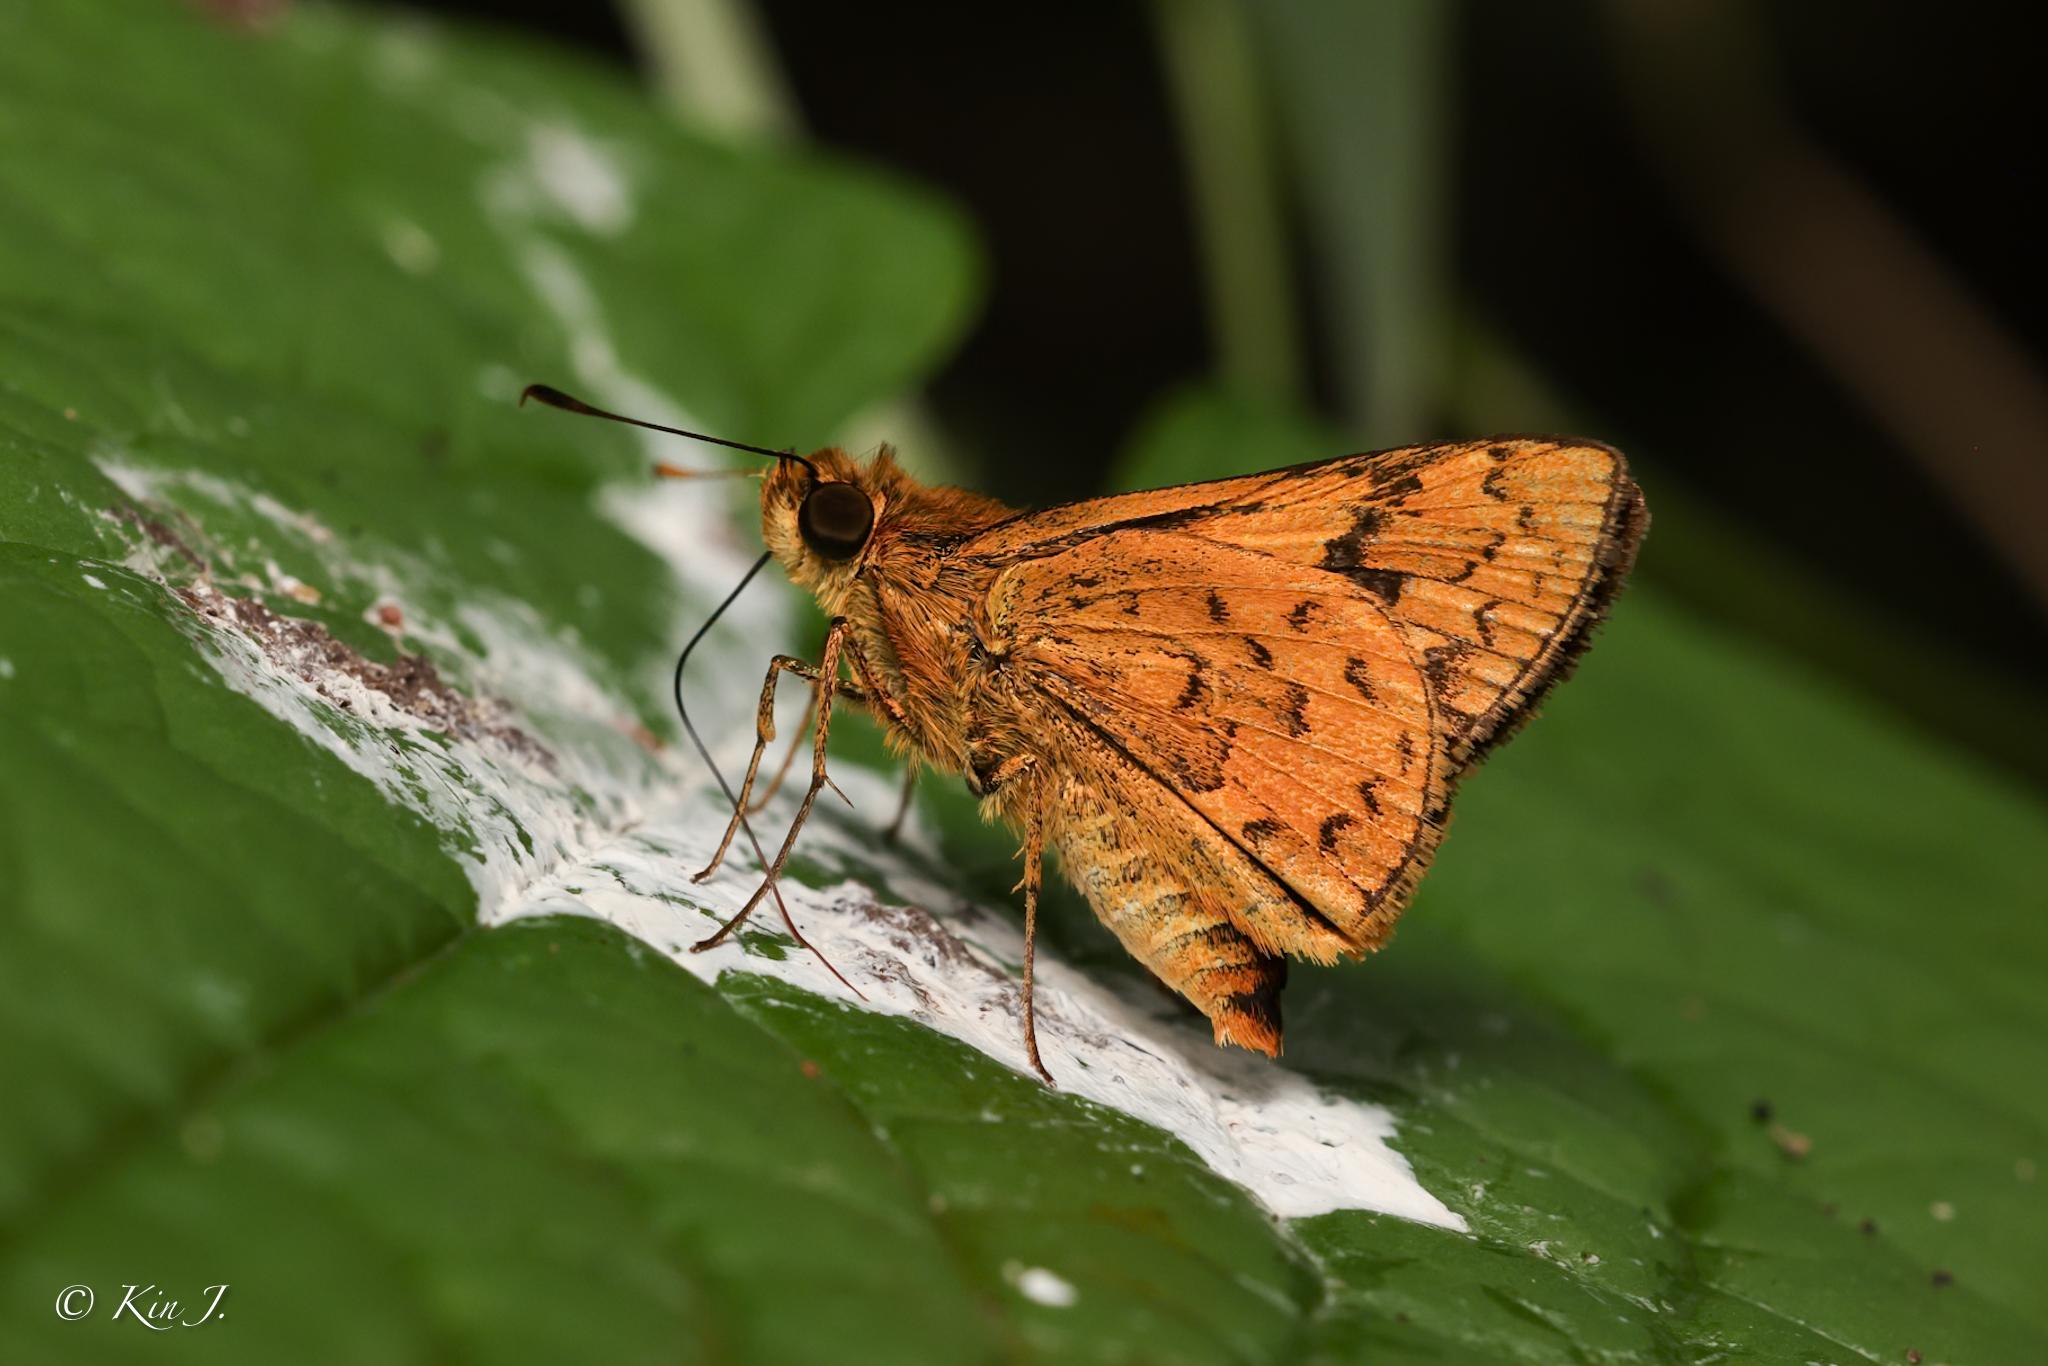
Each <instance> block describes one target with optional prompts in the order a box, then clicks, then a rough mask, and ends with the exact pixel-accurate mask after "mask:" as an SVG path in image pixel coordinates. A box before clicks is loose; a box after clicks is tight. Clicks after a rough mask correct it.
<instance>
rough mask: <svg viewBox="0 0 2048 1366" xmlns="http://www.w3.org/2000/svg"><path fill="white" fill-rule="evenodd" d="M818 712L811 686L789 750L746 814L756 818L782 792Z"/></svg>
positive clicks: (815, 689) (791, 737)
mask: <svg viewBox="0 0 2048 1366" xmlns="http://www.w3.org/2000/svg"><path fill="white" fill-rule="evenodd" d="M817 710H818V685H817V684H816V683H813V684H811V695H810V696H809V697H807V698H805V699H804V715H803V719H802V720H801V721H798V722H797V723H796V734H794V735H792V736H790V738H789V748H788V749H786V750H784V751H782V762H781V764H779V765H777V767H776V769H775V776H774V777H773V778H770V779H769V780H768V790H767V791H766V792H763V793H762V794H761V795H760V796H758V797H756V798H754V800H753V801H751V802H749V803H748V804H747V814H748V815H749V816H758V815H760V814H761V813H762V812H763V811H765V810H767V808H768V803H770V802H772V801H774V800H775V794H776V793H778V792H780V791H782V784H783V783H784V782H786V781H787V780H788V778H789V771H790V770H791V769H792V768H795V767H796V756H797V753H798V752H799V751H800V750H802V749H803V747H804V735H805V734H806V733H807V732H809V730H810V728H811V716H812V715H813V713H815V712H816V711H817Z"/></svg>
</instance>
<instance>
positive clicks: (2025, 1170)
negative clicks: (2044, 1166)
mask: <svg viewBox="0 0 2048 1366" xmlns="http://www.w3.org/2000/svg"><path fill="white" fill-rule="evenodd" d="M2012 1174H2013V1175H2014V1176H2016V1177H2018V1178H2019V1179H2020V1180H2022V1181H2032V1180H2033V1179H2034V1177H2035V1175H2036V1174H2037V1172H2036V1169H2035V1167H2034V1159H2033V1158H2031V1157H2022V1158H2018V1159H2016V1160H2015V1161H2014V1162H2013V1164H2012Z"/></svg>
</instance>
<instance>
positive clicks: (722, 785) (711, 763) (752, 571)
mask: <svg viewBox="0 0 2048 1366" xmlns="http://www.w3.org/2000/svg"><path fill="white" fill-rule="evenodd" d="M663 430H667V429H666V428H664V429H663ZM687 434H688V433H685V435H687ZM773 558H775V557H774V555H773V553H771V552H764V553H763V554H762V556H761V558H760V559H758V560H756V561H754V563H753V564H752V565H751V566H750V567H749V568H748V569H747V572H746V573H745V574H743V575H741V576H740V581H739V583H738V584H736V585H735V586H734V587H733V590H732V591H731V592H730V593H727V594H726V595H725V601H724V602H721V603H719V604H718V607H717V610H715V611H713V612H712V614H711V615H710V616H709V617H707V618H706V619H705V621H704V624H703V625H702V626H699V627H698V628H697V633H696V634H695V635H693V636H691V637H690V639H689V641H688V642H687V643H685V644H684V646H683V652H682V653H681V654H679V655H677V656H676V674H675V695H676V715H678V716H680V717H682V718H683V733H684V734H686V735H688V736H689V737H690V743H691V744H693V745H695V746H696V747H697V753H698V754H699V755H700V756H701V757H702V758H703V760H704V766H705V767H706V768H708V769H710V770H711V776H712V777H713V778H716V779H717V780H718V790H719V791H721V792H723V793H724V794H725V799H726V801H728V802H730V803H731V804H732V806H733V809H734V810H737V811H739V813H740V817H739V819H740V829H741V830H743V831H745V832H746V836H747V843H748V844H751V845H752V846H753V847H754V857H755V858H757V859H759V860H760V861H761V867H762V868H763V869H765V870H766V871H767V874H768V890H769V891H770V892H771V893H772V894H773V895H774V897H775V909H776V910H778V911H780V912H781V913H782V923H783V924H784V925H785V926H787V927H788V929H789V934H790V937H791V938H792V939H794V940H796V942H797V944H798V945H799V946H801V947H803V948H805V949H808V950H810V952H811V953H813V954H815V955H816V956H817V959H818V961H819V962H820V963H823V964H824V965H825V971H827V972H829V973H831V974H832V975H833V976H834V977H837V978H838V979H839V984H840V985H841V986H843V987H845V988H846V989H847V990H848V991H850V992H852V993H853V994H854V995H855V996H859V997H860V999H861V1000H863V1001H865V1000H866V999H867V997H866V996H865V995H863V994H862V992H861V989H860V988H859V987H857V986H855V985H854V984H853V983H851V982H849V981H847V980H846V975H845V974H844V973H842V972H840V971H839V969H838V968H836V967H834V966H833V965H832V960H831V959H829V958H827V957H826V956H825V955H824V953H823V951H821V950H820V949H819V948H818V946H817V945H815V944H813V943H811V941H810V940H808V939H806V938H804V933H803V931H802V930H800V929H798V928H797V927H796V921H795V919H794V918H792V917H791V915H790V913H789V906H788V904H787V903H785V902H784V901H783V899H782V887H781V885H780V883H779V882H778V881H777V880H776V877H775V865H774V864H773V863H771V862H769V859H768V852H767V851H766V850H765V849H763V848H762V847H761V841H760V840H759V839H757V838H756V837H755V835H754V827H753V824H752V822H750V821H748V820H747V813H746V812H745V811H744V810H742V809H741V808H740V799H739V798H738V797H737V796H736V795H734V793H733V790H732V786H731V784H729V783H727V782H726V780H725V774H724V773H723V772H722V771H720V769H719V767H718V761H717V760H716V759H714V758H712V757H711V747H710V746H709V745H707V744H705V743H704V737H703V736H701V735H699V734H697V727H696V726H695V725H694V724H693V723H692V722H691V721H690V709H689V707H688V706H686V705H685V704H684V702H683V669H684V667H685V666H687V665H688V664H689V662H690V652H691V651H692V650H695V649H696V648H697V642H698V641H700V640H702V639H704V636H705V634H706V633H707V632H709V631H710V630H711V628H712V626H714V625H715V624H717V621H718V619H719V618H720V617H722V616H724V615H725V609H726V608H728V607H730V606H732V605H733V602H734V601H735V600H736V599H738V597H739V595H740V594H741V593H744V592H745V591H746V589H747V585H748V584H750V583H752V582H753V581H754V576H755V575H756V574H758V573H760V572H761V571H762V570H763V569H764V568H766V567H767V564H768V561H770V560H771V559H773ZM758 899H759V898H758V897H757V898H756V900H758ZM747 909H748V910H751V909H753V907H752V906H751V905H749V906H748V908H747ZM745 916H746V911H741V912H740V914H739V915H737V916H734V917H733V918H732V920H730V921H728V922H727V923H726V924H725V925H723V926H721V927H720V928H719V931H718V933H719V935H721V936H722V935H724V934H725V932H726V931H727V930H730V929H732V928H733V927H734V926H736V925H738V924H739V922H740V921H741V920H742V919H744V918H745Z"/></svg>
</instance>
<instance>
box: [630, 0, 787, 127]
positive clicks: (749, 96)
mask: <svg viewBox="0 0 2048 1366" xmlns="http://www.w3.org/2000/svg"><path fill="white" fill-rule="evenodd" d="M619 9H620V13H621V15H622V17H623V18H624V19H625V21H626V25H627V27H628V28H629V29H630V30H631V31H632V33H633V37H634V40H635V42H636V43H637V44H638V45H639V48H640V53H641V56H642V57H643V59H644V60H645V61H646V64H647V68H648V71H649V73H650V74H651V75H652V76H653V78H654V82H655V84H656V85H657V86H658V87H659V88H660V90H661V93H662V95H663V97H664V98H665V99H667V101H668V103H669V106H670V107H671V108H672V109H674V110H675V111H676V112H677V113H679V114H682V115H684V116H686V117H687V118H688V119H689V120H690V121H691V122H692V123H695V124H697V125H699V126H701V127H704V128H707V129H710V130H712V131H714V132H718V133H723V134H726V135H728V136H733V137H744V138H769V139H786V138H795V137H797V136H799V135H800V134H801V132H802V127H801V119H800V118H799V116H798V114H797V110H796V102H795V100H794V99H792V98H791V96H790V93H789V88H788V85H787V84H786V83H785V82H784V81H783V79H782V72H781V70H780V68H779V66H778V64H777V62H776V59H775V52H774V47H773V45H772V44H771V43H770V41H769V37H768V34H767V32H766V30H765V29H764V28H763V27H762V25H761V21H760V18H759V16H757V15H756V14H755V13H754V7H753V6H752V5H751V4H749V3H747V0H621V3H620V6H619Z"/></svg>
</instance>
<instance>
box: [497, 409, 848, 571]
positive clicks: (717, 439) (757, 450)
mask: <svg viewBox="0 0 2048 1366" xmlns="http://www.w3.org/2000/svg"><path fill="white" fill-rule="evenodd" d="M528 399H532V400H533V401H534V402H535V403H544V404H546V405H547V406H548V407H550V408H560V409H561V410H562V411H563V412H565V413H581V414H582V415H583V416H584V417H601V418H603V419H604V420H605V421H607V422H623V423H625V424H626V425H627V426H629V427H645V428H646V429H647V430H648V431H650V432H667V433H668V434H669V435H670V436H687V437H689V438H690V439H691V440H692V441H708V442H710V443H711V444H712V445H714V446H727V447H730V448H731V449H733V450H736V451H747V452H750V453H751V454H754V455H765V456H767V457H768V458H769V459H770V460H794V461H795V462H796V463H797V464H799V465H802V466H803V467H804V468H805V469H807V470H809V471H810V472H811V474H812V476H813V477H815V476H816V475H817V473H818V467H817V466H816V465H813V464H812V463H811V462H810V461H808V460H806V459H804V458H803V457H802V456H800V455H798V454H797V453H796V452H795V451H771V450H769V449H768V448H767V447H766V446H750V445H748V444H747V443H746V442H744V441H728V440H726V439H725V438H724V437H722V436H706V435H705V434H704V433H703V432H690V431H684V430H683V429H682V428H681V427H669V426H664V425H663V424H662V423H659V422H645V421H642V420H641V419H640V418H637V417H627V416H626V415H625V414H624V413H615V412H612V411H611V410H610V409H608V408H600V407H598V406H597V405H596V404H594V403H585V402H584V401H583V400H582V399H580V398H577V397H576V396H575V395H574V394H565V393H563V392H562V391H561V390H560V389H556V388H553V387H551V386H549V385H546V384H529V385H527V386H526V388H525V389H523V390H521V391H520V394H519V406H520V407H522V408H524V407H525V406H526V400H528ZM744 582H745V581H744V580H742V584H744Z"/></svg>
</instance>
